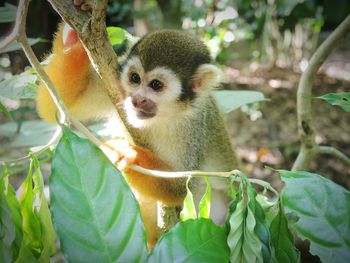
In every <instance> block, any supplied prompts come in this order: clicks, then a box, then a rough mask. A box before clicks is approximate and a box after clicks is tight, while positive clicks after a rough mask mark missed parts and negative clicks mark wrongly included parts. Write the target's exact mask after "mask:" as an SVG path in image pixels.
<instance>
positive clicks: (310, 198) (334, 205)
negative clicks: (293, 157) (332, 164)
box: [280, 170, 350, 263]
mask: <svg viewBox="0 0 350 263" xmlns="http://www.w3.org/2000/svg"><path fill="white" fill-rule="evenodd" d="M280 175H281V179H282V180H283V181H284V182H285V184H286V187H285V189H284V190H283V203H284V206H285V208H286V209H287V210H289V211H293V212H295V213H297V214H298V215H299V217H300V219H299V221H298V222H297V223H296V225H295V228H296V230H297V231H298V233H299V235H300V236H301V237H302V238H303V239H308V240H310V251H311V253H312V254H314V255H317V256H319V257H320V258H321V260H322V262H334V263H340V262H344V263H345V262H350V227H349V222H350V192H349V191H348V190H346V189H344V188H343V187H341V186H339V185H337V184H335V183H334V182H332V181H330V180H328V179H326V178H324V177H322V176H320V175H317V174H313V173H308V172H289V171H283V170H280Z"/></svg>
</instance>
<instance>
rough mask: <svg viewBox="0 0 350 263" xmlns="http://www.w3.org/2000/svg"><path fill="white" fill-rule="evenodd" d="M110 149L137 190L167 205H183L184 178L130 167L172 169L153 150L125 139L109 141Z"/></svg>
mask: <svg viewBox="0 0 350 263" xmlns="http://www.w3.org/2000/svg"><path fill="white" fill-rule="evenodd" d="M106 144H107V146H108V147H109V149H114V151H115V152H116V153H117V154H116V156H115V157H116V159H119V162H118V163H119V164H118V167H119V168H121V170H123V172H124V174H125V176H126V179H127V181H128V183H129V185H130V186H131V188H132V189H134V190H135V191H136V192H138V193H139V194H141V195H143V196H147V197H150V198H152V199H154V200H157V201H161V202H162V203H164V204H166V205H182V202H183V199H184V197H185V195H186V188H185V187H184V183H183V182H180V180H181V181H182V179H166V178H159V177H153V176H150V175H146V174H143V173H140V172H136V171H134V170H132V169H131V168H129V165H131V164H135V165H139V166H141V167H144V168H146V169H150V170H159V171H171V167H170V166H169V165H167V164H166V163H165V162H163V161H162V160H161V159H159V158H158V157H157V156H156V155H155V154H153V153H152V152H151V151H149V150H147V149H145V148H141V147H138V146H132V145H128V144H127V142H125V141H121V140H118V141H109V142H107V143H106Z"/></svg>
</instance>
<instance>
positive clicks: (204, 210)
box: [198, 177, 211, 218]
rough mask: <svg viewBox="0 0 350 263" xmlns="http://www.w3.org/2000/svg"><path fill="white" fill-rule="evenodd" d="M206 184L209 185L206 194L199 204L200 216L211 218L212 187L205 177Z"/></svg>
mask: <svg viewBox="0 0 350 263" xmlns="http://www.w3.org/2000/svg"><path fill="white" fill-rule="evenodd" d="M205 182H206V184H207V186H206V189H205V193H204V195H203V197H202V199H201V201H200V202H199V206H198V207H199V212H198V216H199V217H203V218H209V216H210V202H211V186H210V181H209V179H208V177H205Z"/></svg>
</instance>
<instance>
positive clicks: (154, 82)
mask: <svg viewBox="0 0 350 263" xmlns="http://www.w3.org/2000/svg"><path fill="white" fill-rule="evenodd" d="M163 86H164V85H163V83H162V82H160V81H159V80H157V79H154V80H152V81H151V82H150V83H149V87H150V88H151V89H153V90H155V91H160V90H161V89H162V88H163Z"/></svg>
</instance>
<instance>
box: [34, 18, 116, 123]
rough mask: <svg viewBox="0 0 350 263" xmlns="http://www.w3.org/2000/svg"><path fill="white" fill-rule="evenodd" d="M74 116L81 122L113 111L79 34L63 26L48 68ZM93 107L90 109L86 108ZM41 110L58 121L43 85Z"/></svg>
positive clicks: (40, 92) (47, 71) (40, 101)
mask: <svg viewBox="0 0 350 263" xmlns="http://www.w3.org/2000/svg"><path fill="white" fill-rule="evenodd" d="M45 71H46V73H47V74H48V75H49V77H50V79H51V80H52V82H53V84H54V86H55V87H56V89H57V92H58V94H59V95H60V97H61V98H62V100H63V101H64V103H65V104H66V106H67V107H68V109H69V111H70V113H71V114H73V115H74V116H75V117H76V118H78V119H80V120H87V119H91V118H94V117H97V116H100V115H104V114H105V113H107V112H108V111H111V108H112V109H113V106H112V103H111V102H110V100H109V98H108V95H107V93H106V91H105V90H104V89H103V87H99V86H100V84H101V82H102V81H101V80H100V79H99V77H98V76H97V74H96V73H95V71H94V69H93V68H92V66H91V63H90V60H89V58H88V56H87V54H86V51H85V49H84V47H83V45H82V44H81V42H80V40H79V38H78V35H77V33H76V32H75V31H74V30H72V29H70V28H69V27H67V26H66V28H65V24H64V23H62V24H61V25H60V26H59V29H58V31H57V33H56V35H55V38H54V41H53V52H52V56H51V57H50V62H49V64H48V65H47V66H46V68H45ZM86 105H89V107H86ZM37 109H38V112H39V115H40V117H41V118H43V119H45V120H46V121H48V122H55V121H56V112H57V109H56V106H55V105H54V103H53V101H52V99H51V97H50V95H49V93H48V91H47V90H46V88H45V84H44V83H42V82H41V83H40V85H39V93H38V97H37Z"/></svg>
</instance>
